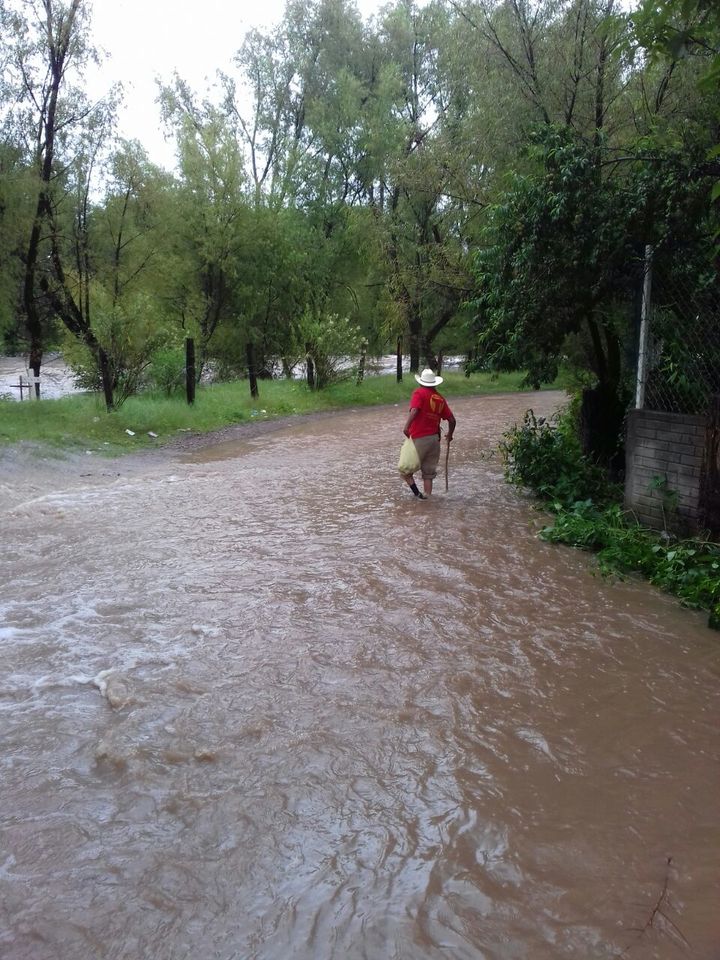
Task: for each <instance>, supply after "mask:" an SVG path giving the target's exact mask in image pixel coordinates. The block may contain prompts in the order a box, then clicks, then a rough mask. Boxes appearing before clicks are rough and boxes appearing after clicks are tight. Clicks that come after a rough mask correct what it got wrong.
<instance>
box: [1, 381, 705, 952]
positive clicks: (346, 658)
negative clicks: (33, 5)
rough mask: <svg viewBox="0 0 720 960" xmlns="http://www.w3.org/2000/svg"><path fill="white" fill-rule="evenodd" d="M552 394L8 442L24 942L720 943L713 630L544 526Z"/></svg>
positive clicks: (164, 945)
mask: <svg viewBox="0 0 720 960" xmlns="http://www.w3.org/2000/svg"><path fill="white" fill-rule="evenodd" d="M558 402H559V397H558V395H556V394H549V393H548V394H541V395H524V396H512V397H510V396H506V397H492V398H485V399H473V400H462V401H458V402H456V403H454V404H453V407H454V409H455V412H456V415H457V417H458V429H457V433H456V441H455V443H454V444H453V447H452V453H451V462H450V490H449V493H448V494H447V495H444V493H443V492H442V487H443V484H442V483H440V484H439V485H438V486H439V488H440V495H439V496H437V497H436V498H435V499H434V500H431V501H430V502H427V503H422V502H419V501H415V500H414V499H413V498H412V497H410V495H409V493H408V491H407V489H406V488H404V486H403V485H402V484H401V482H400V481H399V479H398V478H397V475H396V474H395V472H394V466H395V463H396V460H397V453H398V450H399V446H400V440H401V439H402V435H401V428H402V424H403V422H404V418H405V411H404V409H402V408H394V409H393V408H389V409H388V408H383V409H379V410H363V411H359V412H355V413H345V414H342V415H337V416H334V417H331V418H327V417H326V418H319V419H315V420H312V419H311V420H305V421H297V422H296V423H294V424H293V425H290V426H284V427H282V428H280V429H273V430H270V431H269V432H267V433H258V434H257V435H254V436H253V435H248V436H246V437H242V436H241V437H240V438H239V439H231V440H225V441H224V442H222V443H220V444H217V445H215V446H210V447H206V448H202V449H197V450H185V451H183V450H180V449H175V450H166V451H160V452H157V453H154V454H151V455H148V456H147V457H145V458H143V457H133V458H131V459H127V460H120V461H107V462H100V461H96V460H94V459H92V458H88V465H87V466H86V465H85V464H83V467H84V469H82V470H80V469H79V468H77V466H76V467H75V468H74V469H73V470H70V469H68V468H67V467H65V468H63V467H62V465H57V466H54V465H53V464H48V463H44V464H41V465H40V466H39V467H38V469H37V471H35V472H33V473H30V472H28V474H27V476H24V475H23V476H21V475H20V474H18V472H17V469H15V471H14V472H13V471H9V472H6V473H5V476H4V485H3V486H2V496H3V506H2V510H1V512H0V520H1V523H2V533H3V550H2V556H1V557H0V584H1V588H0V590H1V593H0V614H1V616H0V650H1V652H2V664H3V666H2V672H1V673H0V733H1V736H2V752H1V754H0V760H1V762H2V771H1V772H2V777H1V779H0V956H2V957H3V958H4V960H99V958H101V960H141V958H152V960H200V958H202V960H210V958H213V960H245V958H257V960H288V958H293V960H361V958H363V960H364V958H367V960H435V958H438V960H439V958H452V960H485V958H487V960H564V958H568V960H594V958H597V960H601V958H602V960H606V958H608V960H609V958H620V957H622V958H629V960H650V958H653V960H655V958H657V960H675V958H677V960H682V958H698V960H718V958H720V919H719V918H718V910H717V905H718V902H720V896H719V895H720V827H719V825H718V810H719V807H718V798H719V797H720V792H719V790H718V787H719V786H720V757H719V754H720V749H719V748H720V737H719V735H718V691H719V690H720V645H719V644H718V635H717V634H716V633H713V632H711V631H710V630H708V629H707V628H706V625H705V624H706V617H705V616H704V615H701V614H697V613H694V612H692V611H686V610H682V609H681V608H680V607H679V605H678V604H677V603H676V602H675V601H674V600H672V599H671V598H668V597H665V596H663V595H661V594H659V593H658V592H657V591H655V590H654V589H653V588H651V587H649V586H648V585H646V584H644V583H609V582H605V581H603V580H602V579H600V578H599V577H597V576H595V575H594V574H593V564H592V560H591V558H589V557H587V556H585V555H583V554H581V553H579V552H576V551H573V550H569V549H565V548H561V547H554V546H550V545H547V544H544V543H542V542H540V541H539V540H538V539H537V538H536V536H535V526H536V525H537V524H538V523H539V520H538V518H537V515H536V514H535V513H534V512H533V510H532V508H531V506H530V504H529V502H528V500H527V499H526V498H524V497H523V496H522V495H521V494H519V493H518V492H517V491H515V490H513V489H512V488H509V487H508V486H507V485H505V484H504V482H503V480H502V476H501V468H500V465H499V464H498V463H497V462H496V461H495V460H492V459H487V458H486V457H485V454H486V452H487V451H489V450H490V448H491V447H492V445H493V444H494V443H495V442H496V441H497V439H498V437H499V436H500V434H501V432H502V430H503V429H504V428H505V427H506V426H507V425H508V424H509V423H510V422H512V421H513V420H515V419H519V418H520V417H521V416H522V414H523V412H524V410H525V409H526V407H527V406H528V405H532V406H533V407H534V408H535V410H536V412H538V413H548V412H549V411H550V410H551V409H552V408H553V406H554V405H555V404H557V403H558ZM1 468H2V463H1V462H0V469H1ZM81 472H82V473H85V474H86V476H80V473H81Z"/></svg>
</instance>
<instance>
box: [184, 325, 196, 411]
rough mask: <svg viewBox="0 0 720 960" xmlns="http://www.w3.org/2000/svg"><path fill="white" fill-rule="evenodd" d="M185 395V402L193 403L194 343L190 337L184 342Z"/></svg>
mask: <svg viewBox="0 0 720 960" xmlns="http://www.w3.org/2000/svg"><path fill="white" fill-rule="evenodd" d="M185 395H186V397H187V402H188V403H190V404H192V403H194V402H195V341H194V340H193V338H192V337H188V338H187V339H186V340H185Z"/></svg>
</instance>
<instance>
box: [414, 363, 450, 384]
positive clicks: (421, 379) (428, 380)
mask: <svg viewBox="0 0 720 960" xmlns="http://www.w3.org/2000/svg"><path fill="white" fill-rule="evenodd" d="M415 379H416V380H417V382H418V383H419V384H420V386H421V387H436V386H437V385H438V384H439V383H442V382H443V378H442V377H436V376H435V374H434V373H433V372H432V370H431V369H430V368H429V367H425V369H424V370H423V372H422V373H421V374H420V376H418V375H417V374H415Z"/></svg>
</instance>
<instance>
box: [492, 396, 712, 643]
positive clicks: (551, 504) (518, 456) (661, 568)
mask: <svg viewBox="0 0 720 960" xmlns="http://www.w3.org/2000/svg"><path fill="white" fill-rule="evenodd" d="M575 427H576V417H575V414H574V408H573V407H572V406H571V407H570V408H568V409H567V410H565V411H563V412H562V413H560V414H559V415H558V416H557V417H555V418H553V419H552V420H551V421H545V420H542V419H538V418H536V417H535V415H534V414H533V412H532V411H528V413H527V414H526V415H525V419H524V421H523V424H522V426H519V427H514V428H513V429H512V430H510V431H509V432H508V433H506V434H505V437H504V439H503V441H502V443H501V445H500V450H501V454H502V456H503V460H504V463H505V475H506V477H507V479H508V480H509V481H510V482H511V483H515V484H518V485H521V486H524V487H528V488H530V489H531V490H532V491H533V492H534V493H535V494H536V495H537V496H538V497H540V498H541V499H542V500H543V501H544V504H545V506H546V507H547V508H549V509H550V510H551V511H552V512H553V513H554V514H555V517H554V521H553V523H552V524H549V525H547V526H546V527H544V528H543V529H542V530H541V532H540V536H541V537H542V539H544V540H547V541H550V542H552V543H565V544H569V545H570V546H574V547H579V548H581V549H583V550H591V551H593V552H594V553H596V554H597V558H598V563H599V567H600V571H601V572H602V573H603V574H619V575H624V574H627V573H639V574H641V575H642V576H645V577H646V578H647V579H648V580H649V581H650V582H651V583H653V584H655V585H656V586H658V587H660V588H661V589H662V590H665V591H666V592H668V593H672V594H674V595H675V596H677V597H679V598H680V600H681V601H682V602H683V603H684V604H685V605H686V606H689V607H696V608H698V609H702V610H709V611H710V621H709V626H710V627H713V628H714V629H716V630H717V629H720V545H718V544H716V543H710V542H707V541H703V540H683V541H678V540H675V539H674V538H673V537H672V536H670V535H669V534H668V533H667V532H666V531H662V532H661V533H658V532H656V531H654V530H650V529H648V528H646V527H642V526H641V525H640V524H639V523H638V522H637V520H636V518H635V517H634V515H633V514H632V513H628V512H626V511H625V510H623V507H622V491H621V490H620V488H618V487H617V486H615V485H613V484H610V483H609V482H608V481H607V479H606V477H605V475H604V473H603V472H602V470H601V469H600V468H598V467H597V466H595V465H594V464H592V463H590V462H589V461H588V460H587V458H585V457H583V456H582V453H581V450H580V443H579V440H578V437H577V432H576V429H575ZM669 493H671V492H669Z"/></svg>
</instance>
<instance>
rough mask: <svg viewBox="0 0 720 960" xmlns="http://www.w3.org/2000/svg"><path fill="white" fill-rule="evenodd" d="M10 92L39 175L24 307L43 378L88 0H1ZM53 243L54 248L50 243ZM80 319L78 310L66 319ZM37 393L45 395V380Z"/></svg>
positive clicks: (82, 109)
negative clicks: (65, 158) (62, 161)
mask: <svg viewBox="0 0 720 960" xmlns="http://www.w3.org/2000/svg"><path fill="white" fill-rule="evenodd" d="M0 27H1V28H2V32H3V37H4V38H5V40H4V42H5V44H6V45H7V46H6V48H5V59H6V68H7V70H8V72H9V76H10V80H9V81H8V86H9V90H10V91H11V92H12V94H13V96H14V100H15V106H14V107H13V108H11V110H10V111H9V117H8V122H9V123H12V124H14V126H15V129H16V131H17V137H18V140H20V141H21V142H23V145H24V146H25V148H26V149H27V162H28V163H29V165H31V167H32V168H33V170H34V172H35V176H36V177H37V189H36V199H35V203H34V207H35V211H34V214H33V217H32V223H31V227H30V232H29V237H28V239H27V242H26V246H25V250H24V277H23V296H22V300H23V307H24V313H25V323H26V327H27V332H28V337H29V342H30V360H29V365H30V367H31V369H32V371H33V373H34V375H35V377H36V378H39V376H40V366H41V363H42V355H43V349H44V342H45V337H46V331H47V327H48V324H49V323H50V322H51V320H52V318H53V311H54V310H56V309H57V307H58V306H60V303H59V302H58V300H57V298H56V297H52V296H50V297H48V290H49V284H50V281H51V277H52V275H53V274H55V279H58V278H57V270H58V267H59V268H60V269H61V270H62V265H61V264H60V263H59V261H58V259H57V255H58V247H57V244H55V245H54V246H52V245H51V244H49V243H48V241H47V237H48V235H52V234H53V231H55V233H57V202H58V201H57V197H58V191H59V190H60V189H61V187H62V177H60V176H59V173H60V170H61V167H60V165H58V163H57V160H58V156H59V154H60V153H61V152H62V150H63V147H64V146H65V144H66V143H67V141H68V139H69V138H70V136H71V134H72V132H73V131H74V130H75V129H77V127H78V125H79V124H80V123H81V122H82V121H83V120H84V119H85V117H86V116H87V115H88V113H89V110H90V108H89V106H88V105H87V104H86V103H85V101H84V99H83V98H82V97H81V96H80V95H79V94H78V92H77V91H74V90H72V89H70V88H69V79H68V78H69V77H70V75H71V72H72V70H73V69H74V70H79V69H81V68H82V65H83V64H84V63H85V62H86V61H87V58H88V57H90V56H91V55H92V51H91V50H90V48H89V47H88V44H87V36H88V13H87V4H85V3H84V2H83V0H70V2H68V3H62V2H60V0H18V3H17V4H14V5H11V4H10V3H6V2H3V3H2V4H1V5H0ZM48 247H49V248H50V249H48ZM61 318H62V319H63V321H66V322H67V321H69V323H70V324H71V325H72V324H74V323H75V322H76V321H75V318H74V317H73V316H71V315H66V316H62V317H61ZM35 389H36V393H37V395H38V396H39V395H40V388H39V382H38V379H36V387H35Z"/></svg>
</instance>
